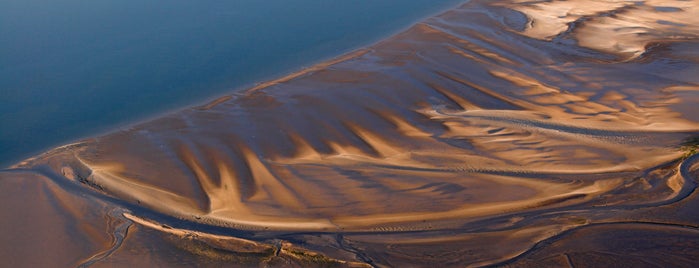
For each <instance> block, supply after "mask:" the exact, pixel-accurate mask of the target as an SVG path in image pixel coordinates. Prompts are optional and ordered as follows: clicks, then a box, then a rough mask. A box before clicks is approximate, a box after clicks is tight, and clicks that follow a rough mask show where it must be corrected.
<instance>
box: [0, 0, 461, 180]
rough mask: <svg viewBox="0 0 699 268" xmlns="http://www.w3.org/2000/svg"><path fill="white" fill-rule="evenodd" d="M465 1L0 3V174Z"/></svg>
mask: <svg viewBox="0 0 699 268" xmlns="http://www.w3.org/2000/svg"><path fill="white" fill-rule="evenodd" d="M459 2H462V1H457V0H438V1H436V0H412V1H398V0H359V1H320V0H315V1H310V0H293V1H257V0H234V1H212V0H207V1H182V0H175V1H152V0H145V1H143V0H139V1H134V0H125V1H122V0H120V1H117V0H96V1H85V0H81V1H75V0H62V1H48V0H23V1H19V0H9V1H1V2H0V100H1V101H2V104H1V105H0V152H1V153H0V166H3V167H4V166H8V165H11V164H13V163H15V162H16V161H19V160H21V159H23V158H26V157H29V156H32V155H34V154H37V153H40V152H41V151H44V150H46V149H49V148H51V147H54V146H58V145H61V144H65V143H69V142H71V141H75V140H77V139H80V138H84V137H86V136H89V135H95V134H99V133H103V132H105V131H108V130H111V129H114V128H116V127H119V126H121V125H124V124H128V123H131V122H134V121H137V120H143V119H145V118H148V117H152V116H154V115H157V114H160V113H163V112H165V111H168V110H172V109H176V108H179V107H183V106H188V105H193V104H197V103H201V102H204V101H206V100H207V99H210V98H212V97H215V96H217V95H220V94H223V93H225V92H230V90H234V89H242V88H244V87H246V86H250V85H252V84H254V83H255V82H260V81H262V80H265V79H271V78H274V77H275V76H279V75H282V74H284V73H288V72H291V71H293V70H295V69H298V68H300V67H302V66H308V65H311V64H313V63H315V62H318V61H320V60H323V59H327V58H329V57H333V56H337V55H339V54H341V53H343V52H347V51H349V50H352V49H354V48H357V47H360V46H364V45H367V44H370V43H372V42H375V41H377V40H379V39H381V38H382V37H384V36H386V35H388V34H391V33H394V32H396V31H398V30H400V29H402V28H405V27H407V26H409V25H410V24H411V23H412V22H414V21H417V20H418V19H420V18H423V17H426V16H429V15H432V14H435V13H437V12H439V11H440V10H443V9H446V8H449V7H451V6H454V5H456V4H458V3H459Z"/></svg>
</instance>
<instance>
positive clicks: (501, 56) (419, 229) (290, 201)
mask: <svg viewBox="0 0 699 268" xmlns="http://www.w3.org/2000/svg"><path fill="white" fill-rule="evenodd" d="M698 7H699V2H697V1H669V0H668V1H660V0H652V1H645V2H638V1H634V2H631V1H593V0H575V1H548V2H524V1H514V0H513V1H478V0H476V1H471V2H467V3H465V4H463V5H462V6H460V7H458V8H455V9H452V10H449V11H447V12H445V13H443V14H441V15H439V16H436V17H433V18H429V19H426V20H425V21H423V22H420V23H418V24H416V25H414V26H412V27H410V28H409V29H407V30H406V31H404V32H402V33H400V34H397V35H395V36H393V37H390V38H388V39H386V40H384V41H381V42H379V43H377V44H375V45H373V46H370V47H367V48H364V49H361V50H358V51H357V52H354V53H350V54H348V55H345V56H342V57H339V58H337V59H335V60H332V61H329V62H326V63H321V64H319V65H317V66H314V67H311V68H308V69H306V70H303V71H300V72H298V73H294V74H291V75H289V76H286V77H283V78H280V79H278V80H275V81H271V82H267V83H262V84H259V85H258V86H256V87H254V88H251V89H249V90H248V91H245V92H243V93H239V94H235V95H231V96H223V97H221V98H219V99H217V100H215V101H213V102H211V103H209V104H206V105H202V106H198V107H197V108H196V109H185V110H182V111H180V112H177V113H173V114H170V115H167V116H164V117H161V118H158V119H155V120H152V121H149V122H145V123H141V124H138V125H135V126H133V127H131V128H129V129H124V130H119V131H116V132H113V133H111V134H108V135H105V136H100V137H96V138H92V139H88V140H85V141H82V142H79V143H76V144H71V145H69V146H64V147H60V148H57V149H54V150H52V151H49V152H47V153H45V154H42V155H40V156H37V157H35V158H32V159H28V160H26V161H24V162H22V163H19V164H17V165H15V166H14V167H12V168H10V169H8V170H5V171H2V172H0V184H1V185H0V204H2V205H0V213H2V214H1V215H3V216H4V217H3V218H4V219H5V220H4V221H2V223H0V237H1V238H2V241H3V246H2V251H0V257H1V258H2V259H4V260H9V263H8V264H9V265H11V266H52V265H58V266H75V265H81V264H85V265H94V266H124V265H135V266H153V265H156V266H167V267H173V266H192V265H195V266H213V267H218V266H223V265H233V266H235V265H240V266H273V267H277V266H279V267H297V266H300V267H309V266H310V267H313V266H341V267H345V266H347V267H365V266H368V267H371V266H374V267H385V266H389V267H405V266H435V265H437V266H459V267H462V266H487V265H496V266H517V267H524V266H526V267H542V266H556V267H558V266H571V267H578V266H590V267H602V266H608V265H612V264H619V265H622V266H627V265H628V266H632V267H640V266H693V265H697V264H699V231H698V229H697V228H699V216H698V215H699V214H697V213H696V211H697V209H699V200H698V199H697V193H696V191H695V187H696V181H697V179H698V178H699V171H698V170H699V164H698V163H697V160H699V156H695V155H694V153H688V152H689V151H691V150H694V151H691V152H696V143H692V142H691V141H693V140H694V141H695V140H696V139H697V138H696V137H697V136H699V121H698V120H699V118H698V117H697V114H698V113H699V109H697V108H696V107H699V106H696V105H697V101H698V100H699V97H698V96H699V76H697V74H699V54H697V52H696V51H699V27H697V25H699V21H697V18H699V9H698ZM692 148H694V149H692ZM683 150H684V151H683ZM47 252H50V254H49V255H46V254H47Z"/></svg>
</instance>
